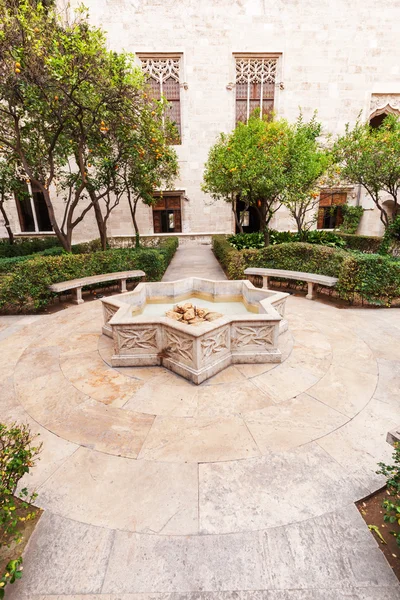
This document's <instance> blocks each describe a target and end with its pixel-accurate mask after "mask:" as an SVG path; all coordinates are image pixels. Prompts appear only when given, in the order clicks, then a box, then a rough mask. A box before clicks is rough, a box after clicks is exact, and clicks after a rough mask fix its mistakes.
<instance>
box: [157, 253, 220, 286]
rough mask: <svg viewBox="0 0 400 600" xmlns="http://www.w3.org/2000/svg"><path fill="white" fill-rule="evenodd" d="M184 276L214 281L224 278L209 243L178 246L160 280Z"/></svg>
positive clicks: (182, 277)
mask: <svg viewBox="0 0 400 600" xmlns="http://www.w3.org/2000/svg"><path fill="white" fill-rule="evenodd" d="M185 277H201V278H204V279H214V280H216V281H219V280H223V279H226V275H225V273H224V272H223V270H222V268H221V266H220V264H219V262H218V261H217V259H216V258H215V256H214V254H213V252H212V250H211V246H209V245H203V246H199V245H195V246H190V245H187V246H183V247H181V248H178V250H177V251H176V252H175V256H174V258H173V259H172V260H171V262H170V264H169V266H168V268H167V270H166V271H165V273H164V277H163V278H162V281H176V280H177V279H184V278H185Z"/></svg>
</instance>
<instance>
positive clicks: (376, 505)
mask: <svg viewBox="0 0 400 600" xmlns="http://www.w3.org/2000/svg"><path fill="white" fill-rule="evenodd" d="M386 498H388V492H387V490H386V486H385V487H384V488H383V489H381V490H379V491H378V492H376V493H375V494H372V495H371V496H369V497H368V498H366V499H364V500H360V502H357V504H356V506H357V508H358V510H359V511H360V513H361V515H362V517H363V519H364V521H365V522H366V524H367V525H368V527H369V528H370V531H371V535H373V536H374V538H375V539H376V541H377V543H378V545H379V548H380V549H381V550H382V552H383V554H384V555H385V558H386V560H387V561H388V563H389V565H390V566H391V567H392V569H393V572H394V574H395V575H396V577H397V579H399V580H400V546H398V545H397V542H396V538H395V537H394V535H392V534H391V533H390V531H392V530H395V531H396V532H397V533H398V534H400V526H399V524H398V523H394V524H389V523H385V522H384V520H383V517H384V514H385V511H384V509H383V508H382V503H383V501H384V500H385V499H386ZM378 532H379V533H380V535H381V536H382V538H383V540H382V538H381V537H380V536H379V533H378Z"/></svg>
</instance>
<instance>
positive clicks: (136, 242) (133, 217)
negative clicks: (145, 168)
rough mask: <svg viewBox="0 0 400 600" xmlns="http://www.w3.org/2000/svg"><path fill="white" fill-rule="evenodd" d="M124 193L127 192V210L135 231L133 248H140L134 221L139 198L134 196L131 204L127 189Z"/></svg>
mask: <svg viewBox="0 0 400 600" xmlns="http://www.w3.org/2000/svg"><path fill="white" fill-rule="evenodd" d="M126 191H127V196H128V204H129V209H130V211H131V217H132V223H133V228H134V230H135V248H140V232H139V226H138V224H137V221H136V207H137V203H138V200H139V196H136V197H135V199H134V201H133V202H132V196H131V192H130V190H129V188H128V187H127V189H126Z"/></svg>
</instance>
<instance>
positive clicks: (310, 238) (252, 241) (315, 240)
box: [228, 229, 346, 250]
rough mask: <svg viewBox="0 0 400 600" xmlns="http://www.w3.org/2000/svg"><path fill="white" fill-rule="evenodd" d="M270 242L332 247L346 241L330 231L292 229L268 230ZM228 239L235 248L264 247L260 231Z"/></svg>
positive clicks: (343, 246) (273, 243) (336, 246)
mask: <svg viewBox="0 0 400 600" xmlns="http://www.w3.org/2000/svg"><path fill="white" fill-rule="evenodd" d="M269 233H270V241H269V242H270V244H271V245H276V244H284V243H286V242H300V241H304V242H308V243H309V244H320V245H323V246H330V247H332V248H345V247H346V242H345V241H344V240H343V239H342V238H341V237H340V236H338V235H336V234H335V233H332V232H331V231H317V230H311V231H305V232H303V233H302V234H300V233H298V232H292V231H275V230H274V229H271V230H270V232H269ZM228 241H229V243H230V244H232V246H233V247H234V248H236V249H237V250H243V249H249V248H264V236H263V235H262V233H260V232H255V233H238V234H236V235H231V236H229V237H228Z"/></svg>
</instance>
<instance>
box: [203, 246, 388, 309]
mask: <svg viewBox="0 0 400 600" xmlns="http://www.w3.org/2000/svg"><path fill="white" fill-rule="evenodd" d="M213 250H214V253H215V255H216V257H217V258H218V260H219V261H220V263H221V265H222V267H223V268H224V270H225V272H226V273H227V275H228V277H229V278H230V279H243V278H244V270H245V269H246V268H247V267H261V268H262V267H265V268H266V267H270V268H272V269H286V270H289V271H303V272H308V273H319V274H321V275H329V276H332V277H338V279H339V281H338V284H337V286H336V288H335V290H336V292H337V293H338V294H339V297H340V298H343V299H344V300H346V301H348V302H350V303H353V302H356V301H357V302H363V303H369V304H378V305H385V306H390V305H391V304H392V302H393V300H395V299H398V298H400V261H398V260H395V259H393V258H391V257H388V256H379V255H376V254H362V253H356V252H348V251H346V250H343V249H341V248H331V247H328V246H321V245H317V244H309V243H303V242H288V243H283V244H278V245H274V246H269V247H267V248H261V249H253V250H251V249H250V250H241V251H239V250H236V248H233V246H232V245H231V244H230V243H229V242H228V240H227V238H226V237H225V236H214V237H213Z"/></svg>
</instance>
